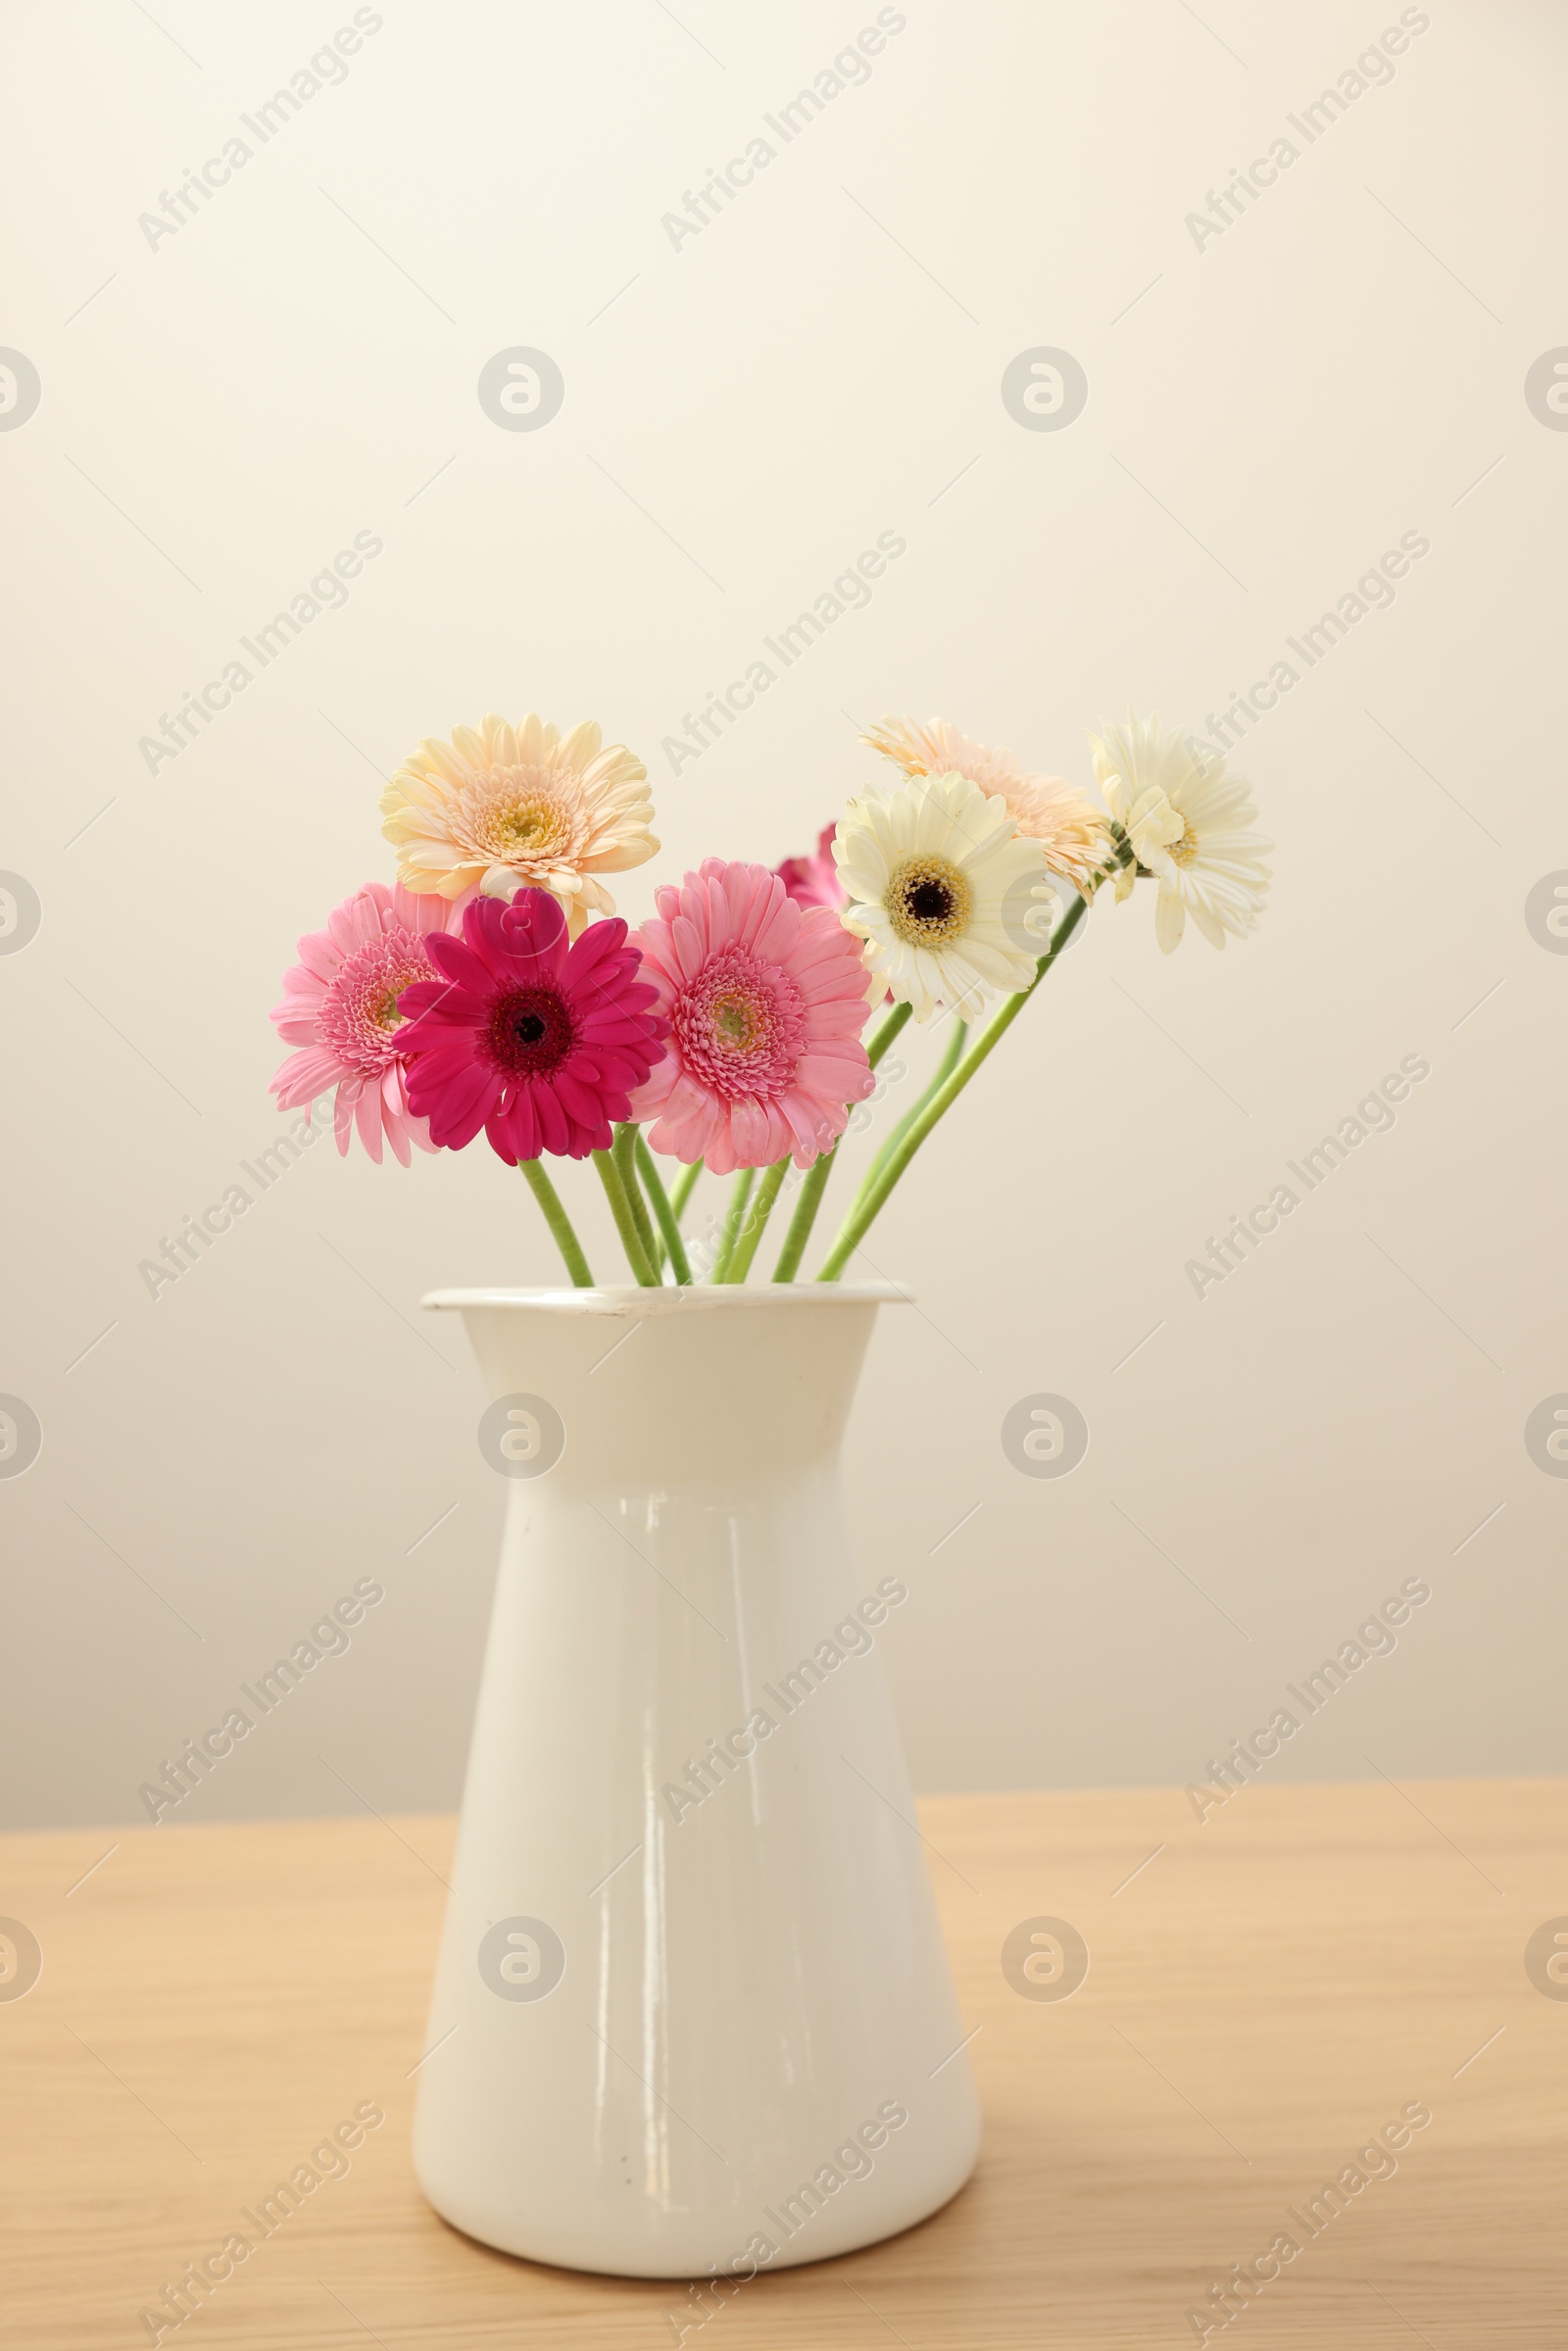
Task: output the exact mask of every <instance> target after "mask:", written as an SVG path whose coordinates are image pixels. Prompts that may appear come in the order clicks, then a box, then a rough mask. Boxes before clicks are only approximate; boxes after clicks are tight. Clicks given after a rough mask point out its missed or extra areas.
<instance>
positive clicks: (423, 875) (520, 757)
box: [381, 711, 659, 937]
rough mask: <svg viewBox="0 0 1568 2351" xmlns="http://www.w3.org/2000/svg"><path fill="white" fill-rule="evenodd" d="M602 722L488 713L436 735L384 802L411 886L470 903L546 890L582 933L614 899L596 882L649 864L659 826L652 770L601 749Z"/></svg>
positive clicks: (402, 872) (616, 749) (403, 876)
mask: <svg viewBox="0 0 1568 2351" xmlns="http://www.w3.org/2000/svg"><path fill="white" fill-rule="evenodd" d="M602 740H603V738H602V736H601V734H600V731H599V728H598V726H597V725H596V724H595V722H594V721H593V719H591V718H589V719H585V720H584V722H583V724H582V725H581V726H574V727H573V728H572V730H571V732H570V734H569V735H563V734H562V732H561V729H560V728H559V727H555V726H546V725H545V723H544V722H543V720H542V719H539V718H536V717H535V716H534V715H533V714H532V712H531V711H530V712H529V714H528V716H527V717H526V718H524V719H522V720H521V721H520V722H519V723H518V724H517V725H516V726H512V725H510V724H509V723H508V721H507V720H506V719H505V718H497V717H495V716H493V715H492V716H490V717H487V718H482V719H481V720H480V722H479V728H478V732H477V733H475V732H474V730H473V728H472V727H471V726H457V727H454V728H453V730H452V740H451V741H450V743H438V742H437V741H435V739H434V738H433V737H429V736H427V737H426V739H425V740H424V742H423V743H421V744H420V746H419V749H418V751H417V753H416V754H415V756H414V758H413V759H408V760H406V761H405V763H404V764H403V765H402V766H401V767H400V768H399V769H398V771H397V773H396V775H394V776H393V778H392V780H391V782H390V783H389V784H388V785H387V788H386V790H385V791H384V792H383V793H382V795H381V813H382V815H383V816H384V817H385V819H386V822H385V823H384V824H383V825H382V827H381V830H382V832H383V833H384V834H385V836H386V838H387V839H388V840H389V841H391V842H393V843H394V844H395V845H396V848H397V853H398V878H399V880H400V881H401V882H402V883H403V885H404V887H405V889H409V890H414V891H435V892H438V893H439V895H440V896H441V897H442V898H464V897H466V896H467V895H468V894H469V893H470V892H472V891H473V890H476V889H477V890H479V891H481V892H483V893H484V894H485V896H487V897H491V898H509V899H510V898H511V897H512V896H513V894H514V892H515V891H517V890H521V889H524V888H527V887H532V888H534V889H538V890H548V891H549V892H550V894H551V896H552V897H553V898H556V899H559V900H560V902H561V904H562V906H564V909H565V913H566V919H567V923H568V925H569V928H570V932H571V935H572V936H573V937H575V935H576V934H577V932H578V931H580V930H581V929H582V927H583V925H584V923H586V921H587V919H588V917H589V915H590V914H613V912H614V910H615V902H614V900H613V898H612V897H611V895H610V893H609V891H608V890H606V889H605V888H604V887H603V885H602V884H601V883H600V881H599V880H598V879H597V876H598V875H600V874H602V873H624V872H625V871H626V870H627V868H628V867H630V866H633V865H641V864H643V863H644V862H645V861H646V859H648V858H649V857H652V856H653V855H654V853H655V851H656V850H657V849H658V847H659V843H658V842H657V841H656V840H655V839H654V837H653V834H652V833H651V832H650V831H649V829H648V828H649V823H650V821H651V819H652V816H653V812H654V810H653V802H652V800H651V799H650V798H649V793H648V770H647V768H646V767H645V766H644V765H643V763H642V761H641V759H635V758H634V757H633V756H632V754H631V753H630V752H629V751H627V750H626V748H625V746H624V745H623V744H620V743H613V744H612V745H611V747H610V749H609V750H608V751H606V750H602V749H601V743H602Z"/></svg>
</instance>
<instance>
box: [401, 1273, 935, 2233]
mask: <svg viewBox="0 0 1568 2351" xmlns="http://www.w3.org/2000/svg"><path fill="white" fill-rule="evenodd" d="M898 1296H899V1294H898V1293H897V1292H894V1291H891V1290H887V1291H884V1290H880V1289H877V1290H871V1289H852V1288H845V1289H838V1288H836V1287H834V1288H830V1287H828V1286H826V1285H821V1286H818V1285H800V1286H796V1285H782V1286H779V1287H778V1288H773V1289H767V1288H764V1289H760V1290H757V1291H748V1290H745V1289H730V1290H725V1289H717V1290H714V1289H697V1290H685V1291H676V1290H670V1289H665V1290H657V1291H649V1290H643V1291H611V1290H605V1291H584V1292H577V1293H571V1292H533V1293H529V1292H523V1291H514V1292H441V1293H437V1294H436V1295H435V1296H434V1297H433V1298H430V1299H429V1300H427V1301H426V1302H427V1303H429V1304H431V1305H450V1306H454V1307H460V1308H461V1309H462V1311H463V1312H464V1315H465V1318H466V1323H467V1326H468V1330H469V1334H470V1336H471V1338H472V1341H473V1344H474V1347H475V1350H476V1352H477V1354H478V1356H479V1360H480V1363H481V1365H482V1367H483V1370H484V1373H485V1376H486V1378H487V1380H488V1382H489V1386H490V1390H491V1394H492V1397H493V1398H494V1401H493V1402H492V1404H491V1407H490V1410H489V1413H488V1414H487V1416H486V1421H485V1422H484V1423H483V1424H481V1432H480V1442H481V1446H482V1448H483V1449H484V1450H485V1451H486V1453H487V1457H489V1458H490V1459H491V1461H492V1464H493V1466H496V1467H498V1468H500V1469H502V1470H503V1472H504V1474H506V1475H507V1476H508V1478H509V1481H510V1482H509V1489H508V1509H507V1520H506V1531H505V1536H504V1540H503V1547H502V1559H501V1569H500V1576H499V1580H498V1583H497V1588H496V1594H495V1602H494V1610H493V1615H492V1620H491V1628H490V1636H489V1643H488V1647H487V1650H486V1656H485V1663H484V1672H483V1677H482V1682H481V1687H480V1693H479V1701H478V1709H477V1714H476V1718H475V1723H474V1731H473V1742H472V1747H471V1751H470V1755H469V1762H468V1774H467V1781H466V1788H465V1794H464V1804H463V1817H462V1824H461V1828H460V1833H459V1838H458V1846H457V1856H456V1861H455V1864H454V1874H453V1884H452V1893H451V1897H450V1901H449V1905H448V1912H447V1921H446V1930H445V1935H444V1938H443V1943H442V1949H441V1957H440V1962H439V1967H438V1972H437V1977H436V1984H435V1991H434V1997H433V2003H432V2008H431V2013H430V2025H429V2033H428V2035H427V2039H426V2043H425V2046H426V2048H427V2049H428V2050H430V2051H431V2052H432V2054H430V2055H429V2056H428V2057H427V2058H426V2060H425V2061H424V2062H423V2064H422V2067H421V2071H420V2075H419V2082H418V2107H417V2120H416V2129H415V2160H416V2164H417V2171H418V2175H419V2180H420V2183H421V2185H422V2187H423V2189H424V2192H425V2194H426V2195H427V2196H428V2197H429V2200H430V2202H431V2203H432V2204H433V2205H434V2206H435V2208H436V2210H437V2211H438V2212H440V2213H441V2214H442V2215H443V2216H444V2218H446V2219H447V2220H449V2221H451V2222H452V2223H453V2224H454V2225H455V2226H456V2227H457V2228H459V2229H464V2230H465V2231H466V2233H467V2234H469V2235H470V2236H474V2237H478V2238H480V2239H482V2240H483V2241H484V2242H485V2243H487V2244H491V2245H496V2246H499V2247H501V2248H502V2249H504V2250H505V2251H507V2252H510V2253H516V2254H522V2255H526V2256H528V2257H529V2258H531V2259H533V2260H537V2261H546V2262H553V2263H558V2264H561V2265H564V2266H566V2267H570V2268H576V2269H585V2270H597V2271H605V2272H612V2273H615V2274H619V2275H623V2276H629V2277H645V2278H690V2277H697V2276H704V2275H708V2274H710V2273H711V2272H713V2271H714V2270H717V2271H719V2272H721V2273H728V2274H734V2275H737V2276H740V2277H743V2278H744V2277H746V2276H749V2275H751V2274H753V2273H754V2272H755V2270H756V2269H757V2268H758V2267H762V2266H765V2267H777V2266H784V2265H787V2264H792V2263H797V2262H802V2261H816V2260H820V2259H822V2258H823V2257H824V2256H827V2255H831V2254H836V2253H843V2252H846V2251H848V2250H850V2249H851V2248H853V2247H855V2246H858V2245H865V2244H870V2243H873V2242H875V2241H876V2240H877V2239H878V2238H881V2237H885V2236H888V2235H891V2234H893V2233H894V2232H895V2231H896V2230H898V2229H905V2228H907V2227H908V2226H909V2225H910V2224H911V2223H913V2222H915V2221H917V2220H919V2219H921V2218H922V2217H923V2216H924V2215H926V2214H927V2213H930V2212H932V2211H934V2210H935V2209H936V2208H937V2207H938V2206H939V2205H941V2204H943V2203H945V2202H946V2201H947V2199H948V2198H949V2197H950V2196H952V2195H953V2194H954V2193H955V2192H956V2190H957V2188H958V2187H960V2186H961V2185H962V2183H963V2181H964V2180H965V2179H966V2178H967V2177H968V2174H969V2172H970V2170H971V2169H972V2167H973V2164H974V2160H975V2156H976V2153H977V2151H978V2143H979V2121H978V2108H977V2102H976V2098H975V2091H974V2084H973V2080H972V2077H971V2073H970V2069H969V2062H968V2056H967V2052H966V2050H964V2049H963V2048H962V2047H961V2046H960V2043H961V2042H962V2040H963V2036H964V2028H963V2026H962V2024H961V2022H960V2020H959V2014H958V2009H957V2004H956V1999H955V1996H954V1991H953V1984H952V1980H951V1977H950V1975H949V1971H948V1965H947V1959H946V1955H945V1952H944V1949H943V1946H942V1942H941V1937H940V1934H939V1931H938V1927H937V1921H936V1915H935V1909H934V1905H933V1902H932V1898H931V1890H930V1886H929V1884H928V1882H927V1876H926V1861H925V1854H924V1848H923V1846H922V1845H921V1842H920V1839H919V1837H918V1836H917V1835H916V1834H915V1830H914V1826H913V1823H914V1804H913V1798H912V1796H911V1793H910V1789H909V1785H908V1779H907V1773H906V1769H905V1765H904V1760H903V1754H902V1751H901V1748H900V1744H899V1737H898V1730H897V1726H896V1724H895V1721H894V1718H893V1712H892V1707H891V1704H890V1700H889V1696H888V1691H887V1688H886V1684H885V1681H884V1677H883V1670H882V1658H881V1655H880V1648H879V1642H880V1639H881V1631H882V1628H883V1627H884V1626H885V1624H886V1623H887V1621H888V1618H889V1616H890V1614H891V1613H895V1612H896V1611H897V1609H898V1608H899V1607H901V1606H902V1605H903V1604H904V1599H905V1598H907V1592H906V1589H905V1587H904V1585H903V1583H902V1582H901V1581H900V1579H898V1578H897V1577H885V1578H882V1579H880V1589H873V1588H871V1587H869V1586H868V1585H867V1584H866V1582H865V1580H864V1578H863V1577H862V1576H860V1575H859V1574H858V1570H857V1568H856V1565H855V1562H854V1559H853V1557H852V1556H851V1552H850V1548H849V1544H848V1542H847V1538H846V1529H845V1522H844V1510H843V1503H842V1499H841V1494H840V1485H839V1471H838V1453H839V1446H840V1442H841V1438H842V1435H843V1430H844V1425H845V1422H846V1419H847V1416H848V1412H849V1408H850V1403H851V1400H852V1398H853V1395H854V1391H855V1386H856V1381H857V1378H858V1372H859V1367H860V1362H861V1359H862V1357H863V1355H864V1352H865V1347H866V1343H867V1340H868V1338H869V1335H870V1329H871V1324H872V1320H873V1317H874V1316H875V1313H876V1311H877V1307H878V1304H879V1303H881V1302H883V1301H884V1300H889V1299H894V1298H898ZM498 1448H499V1450H498ZM901 1595H902V1596H901ZM438 2044H439V2045H438ZM901 2118H902V2119H901Z"/></svg>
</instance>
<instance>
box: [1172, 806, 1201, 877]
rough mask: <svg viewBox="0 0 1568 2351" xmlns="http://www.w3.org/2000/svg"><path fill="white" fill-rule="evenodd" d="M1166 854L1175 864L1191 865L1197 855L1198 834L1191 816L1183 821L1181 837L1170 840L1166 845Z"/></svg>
mask: <svg viewBox="0 0 1568 2351" xmlns="http://www.w3.org/2000/svg"><path fill="white" fill-rule="evenodd" d="M1165 855H1166V856H1167V857H1169V859H1170V861H1171V863H1172V864H1173V865H1190V864H1191V863H1192V861H1193V859H1194V857H1197V855H1198V835H1197V834H1196V833H1195V832H1194V830H1193V822H1192V818H1191V817H1190V816H1189V817H1187V818H1186V819H1185V820H1184V822H1183V825H1182V837H1181V839H1180V840H1179V841H1172V842H1170V843H1169V844H1168V845H1167V847H1166V850H1165Z"/></svg>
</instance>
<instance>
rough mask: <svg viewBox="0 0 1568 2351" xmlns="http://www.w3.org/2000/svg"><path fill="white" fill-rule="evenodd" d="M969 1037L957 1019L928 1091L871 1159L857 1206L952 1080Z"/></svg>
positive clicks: (857, 1195) (912, 1103)
mask: <svg viewBox="0 0 1568 2351" xmlns="http://www.w3.org/2000/svg"><path fill="white" fill-rule="evenodd" d="M968 1034H969V1029H968V1024H967V1022H965V1021H962V1020H956V1021H955V1022H954V1024H953V1034H952V1036H951V1037H950V1038H949V1039H948V1042H947V1045H946V1046H945V1048H944V1049H943V1053H942V1059H941V1061H940V1062H939V1063H938V1065H937V1070H936V1074H935V1076H934V1077H933V1078H932V1079H931V1082H930V1084H929V1085H928V1086H927V1087H926V1089H925V1092H924V1093H923V1094H922V1095H920V1097H919V1098H918V1100H917V1101H915V1102H911V1103H910V1105H909V1107H908V1108H907V1110H906V1111H905V1113H904V1116H903V1117H902V1118H901V1119H900V1120H899V1123H898V1125H897V1126H896V1127H895V1128H894V1130H893V1132H892V1134H891V1135H890V1136H889V1137H888V1139H887V1141H886V1142H885V1143H884V1144H883V1146H882V1148H881V1150H880V1151H878V1152H877V1153H876V1155H875V1157H874V1158H873V1159H872V1161H871V1164H870V1166H869V1167H868V1168H867V1169H866V1171H865V1177H864V1180H863V1182H862V1183H861V1185H860V1189H859V1191H858V1193H857V1194H856V1196H855V1205H856V1207H858V1206H859V1204H860V1202H861V1200H864V1198H865V1196H866V1194H867V1193H868V1192H869V1191H870V1189H871V1186H872V1185H873V1184H874V1183H875V1182H876V1179H877V1177H878V1176H879V1175H880V1174H881V1173H882V1170H883V1168H884V1167H886V1165H887V1163H888V1161H889V1159H890V1158H891V1157H892V1155H893V1153H894V1151H897V1149H898V1147H899V1145H900V1144H901V1143H902V1142H903V1141H904V1138H905V1136H906V1135H907V1133H908V1131H909V1129H910V1127H912V1126H913V1124H914V1122H915V1120H916V1119H917V1118H918V1117H919V1115H920V1113H921V1111H922V1110H923V1109H924V1108H925V1106H926V1103H927V1102H929V1101H930V1100H931V1097H932V1096H933V1094H935V1093H936V1091H937V1089H938V1087H939V1086H945V1085H946V1084H947V1082H948V1080H949V1078H950V1077H952V1075H953V1073H954V1071H955V1070H956V1068H957V1066H958V1063H959V1062H960V1061H961V1060H962V1058H963V1046H964V1039H965V1038H966V1037H967V1036H968Z"/></svg>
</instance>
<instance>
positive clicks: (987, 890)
mask: <svg viewBox="0 0 1568 2351" xmlns="http://www.w3.org/2000/svg"><path fill="white" fill-rule="evenodd" d="M833 857H834V861H835V863H836V864H837V866H838V871H839V879H840V881H841V882H842V883H843V884H844V887H845V889H846V891H847V892H848V893H849V904H848V906H846V907H845V908H844V914H843V920H844V924H845V927H846V929H848V930H851V931H854V932H855V933H856V934H857V936H858V938H861V939H863V940H864V941H865V942H866V947H865V964H866V968H867V970H868V971H870V972H871V973H872V975H873V983H874V982H875V980H876V979H881V980H883V981H885V983H886V985H887V987H888V990H889V992H890V994H892V995H893V996H894V997H896V998H898V999H899V1001H900V1002H901V1003H906V1004H912V1005H913V1006H914V1016H915V1018H916V1019H917V1020H928V1019H929V1018H930V1016H931V1014H932V1013H933V1012H935V1011H939V1010H942V1009H944V1008H946V1009H948V1010H951V1011H954V1012H956V1013H957V1014H958V1016H959V1018H960V1019H964V1020H972V1019H973V1018H974V1017H975V1014H976V1013H977V1012H979V1011H980V1010H981V1009H982V1008H983V1006H984V1003H985V1000H986V997H987V995H988V994H989V993H990V992H992V991H993V990H1001V991H1012V990H1016V989H1019V988H1027V987H1028V985H1029V983H1030V981H1031V980H1032V979H1033V978H1034V976H1035V968H1036V963H1037V960H1038V957H1039V955H1040V953H1041V950H1040V948H1039V946H1038V945H1036V944H1035V942H1034V938H1033V933H1032V932H1031V931H1030V930H1029V929H1027V928H1026V927H1025V924H1026V920H1027V917H1028V915H1029V913H1030V912H1031V911H1032V909H1033V902H1034V901H1036V900H1042V901H1044V900H1049V899H1051V898H1052V897H1053V896H1054V894H1053V892H1052V891H1051V890H1050V888H1049V886H1048V882H1047V874H1046V863H1045V857H1044V855H1043V852H1042V849H1041V845H1040V843H1039V842H1038V841H1033V840H1021V839H1020V838H1019V837H1018V835H1017V833H1016V831H1015V829H1014V826H1013V820H1012V817H1011V815H1010V814H1009V813H1008V810H1007V808H1006V807H1005V804H1004V803H1003V801H1002V800H1001V799H1000V798H989V797H988V796H987V795H986V794H985V793H984V792H983V791H982V790H981V789H980V787H979V785H978V784H976V783H972V782H971V781H970V779H969V778H968V777H967V776H964V775H959V774H957V773H956V771H955V772H954V773H952V774H949V775H916V776H913V777H911V779H910V781H909V782H908V783H907V784H905V785H903V786H902V787H900V788H898V789H896V790H894V791H891V792H885V793H884V792H876V791H872V792H867V793H866V794H865V795H864V796H863V798H861V799H859V800H852V801H851V802H850V805H849V807H848V808H846V809H845V811H844V815H843V817H842V818H841V820H840V822H839V826H838V829H837V831H836V833H835V834H834V838H833Z"/></svg>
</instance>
